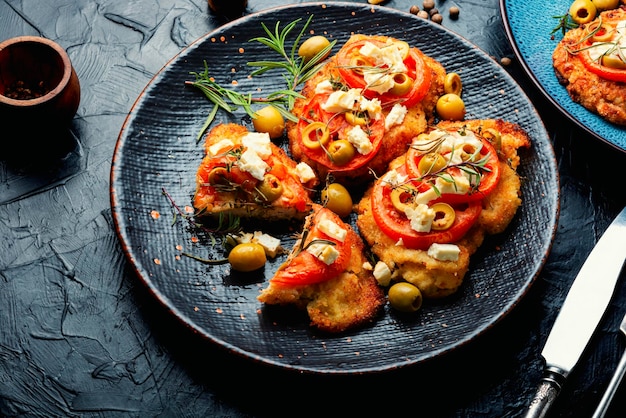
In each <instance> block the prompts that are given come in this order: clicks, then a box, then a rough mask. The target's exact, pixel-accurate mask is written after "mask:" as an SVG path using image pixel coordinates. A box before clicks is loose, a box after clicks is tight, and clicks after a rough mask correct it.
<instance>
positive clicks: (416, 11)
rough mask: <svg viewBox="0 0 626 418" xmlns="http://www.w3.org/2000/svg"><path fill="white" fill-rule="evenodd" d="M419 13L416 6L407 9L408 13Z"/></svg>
mask: <svg viewBox="0 0 626 418" xmlns="http://www.w3.org/2000/svg"><path fill="white" fill-rule="evenodd" d="M419 11H420V8H419V7H418V6H416V5H413V6H411V8H410V9H409V13H411V14H413V15H416V14H417V13H418V12H419Z"/></svg>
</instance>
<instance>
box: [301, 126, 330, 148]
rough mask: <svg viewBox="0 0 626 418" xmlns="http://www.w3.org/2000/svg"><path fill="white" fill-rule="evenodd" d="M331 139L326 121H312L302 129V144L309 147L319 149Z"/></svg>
mask: <svg viewBox="0 0 626 418" xmlns="http://www.w3.org/2000/svg"><path fill="white" fill-rule="evenodd" d="M329 140H330V130H329V129H328V126H326V124H325V123H322V122H312V123H310V124H308V125H307V126H306V128H304V129H303V130H302V144H303V145H304V146H305V147H307V148H309V149H318V148H320V147H321V146H322V145H326V144H327V143H328V141H329Z"/></svg>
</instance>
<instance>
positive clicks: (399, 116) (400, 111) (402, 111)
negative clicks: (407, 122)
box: [385, 103, 408, 130]
mask: <svg viewBox="0 0 626 418" xmlns="http://www.w3.org/2000/svg"><path fill="white" fill-rule="evenodd" d="M407 112H408V110H407V108H406V106H403V105H401V104H399V103H396V104H395V105H393V107H392V108H391V111H390V112H389V114H387V117H386V118H385V130H388V129H390V128H391V127H392V126H394V125H400V124H401V123H402V122H403V121H404V117H405V116H406V114H407Z"/></svg>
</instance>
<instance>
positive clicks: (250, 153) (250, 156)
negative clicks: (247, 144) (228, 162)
mask: <svg viewBox="0 0 626 418" xmlns="http://www.w3.org/2000/svg"><path fill="white" fill-rule="evenodd" d="M236 164H237V166H238V167H239V169H241V170H242V171H246V172H248V173H250V174H251V175H252V177H254V178H255V179H257V180H259V181H261V180H263V177H264V176H265V172H266V171H267V170H268V169H269V168H270V167H269V165H267V163H266V162H265V161H263V159H262V158H261V157H260V156H259V154H257V153H256V151H254V150H252V149H250V148H248V149H247V150H245V151H244V152H243V153H242V154H241V157H240V158H239V160H237V163H236Z"/></svg>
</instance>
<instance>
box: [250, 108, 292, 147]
mask: <svg viewBox="0 0 626 418" xmlns="http://www.w3.org/2000/svg"><path fill="white" fill-rule="evenodd" d="M252 124H253V125H254V130H255V131H257V132H264V133H268V134H269V135H270V138H272V139H276V138H280V137H281V136H282V135H283V132H284V131H285V118H283V115H281V114H280V111H279V110H278V109H276V108H275V107H274V106H271V105H268V106H265V107H264V108H262V109H260V110H258V111H256V112H254V117H253V118H252Z"/></svg>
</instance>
